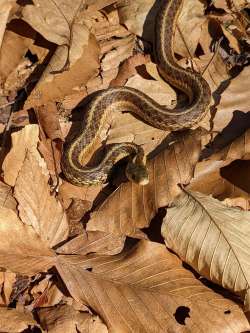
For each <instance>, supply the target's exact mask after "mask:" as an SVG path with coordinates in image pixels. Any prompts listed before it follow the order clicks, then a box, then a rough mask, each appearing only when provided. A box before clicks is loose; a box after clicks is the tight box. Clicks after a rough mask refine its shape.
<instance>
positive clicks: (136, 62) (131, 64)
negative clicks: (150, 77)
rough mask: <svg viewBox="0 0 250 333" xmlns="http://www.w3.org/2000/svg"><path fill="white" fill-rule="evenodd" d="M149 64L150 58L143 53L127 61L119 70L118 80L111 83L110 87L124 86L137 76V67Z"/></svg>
mask: <svg viewBox="0 0 250 333" xmlns="http://www.w3.org/2000/svg"><path fill="white" fill-rule="evenodd" d="M147 62H149V56H144V55H143V54H141V53H138V54H135V55H134V56H132V57H130V58H128V59H127V60H125V61H124V63H123V64H122V65H121V67H120V68H119V72H118V74H117V76H116V78H115V79H114V80H112V81H111V82H110V87H119V86H124V85H125V83H126V82H127V80H128V79H129V78H130V77H131V76H133V75H135V74H137V72H136V67H138V66H141V65H145V64H146V63H147Z"/></svg>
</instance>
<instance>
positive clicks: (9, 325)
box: [0, 307, 40, 333]
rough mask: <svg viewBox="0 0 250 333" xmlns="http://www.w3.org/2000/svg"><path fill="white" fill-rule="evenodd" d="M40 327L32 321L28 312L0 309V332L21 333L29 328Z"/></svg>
mask: <svg viewBox="0 0 250 333" xmlns="http://www.w3.org/2000/svg"><path fill="white" fill-rule="evenodd" d="M30 326H31V327H34V326H37V327H39V326H40V325H39V324H38V323H37V322H36V321H35V320H34V319H33V316H32V314H31V313H29V312H22V311H18V310H16V309H9V308H3V307H0V330H1V332H15V333H19V332H20V333H21V332H23V331H25V330H26V329H27V330H28V329H29V328H30Z"/></svg>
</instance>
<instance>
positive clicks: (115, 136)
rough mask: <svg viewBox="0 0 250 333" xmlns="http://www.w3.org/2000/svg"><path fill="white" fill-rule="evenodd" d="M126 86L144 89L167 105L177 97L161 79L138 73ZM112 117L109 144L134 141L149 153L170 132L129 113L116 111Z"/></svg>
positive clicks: (143, 90)
mask: <svg viewBox="0 0 250 333" xmlns="http://www.w3.org/2000/svg"><path fill="white" fill-rule="evenodd" d="M126 86H128V87H132V88H135V89H138V90H140V91H142V92H143V93H145V94H146V95H148V96H150V97H151V98H153V99H154V100H155V101H156V102H158V103H160V104H163V103H162V102H163V101H164V103H165V104H167V106H171V101H173V100H175V99H176V94H175V92H174V91H173V89H172V88H171V87H170V86H169V85H167V84H165V83H164V84H162V82H161V81H154V80H146V79H143V78H142V77H141V76H140V75H138V74H137V75H135V76H133V77H132V78H130V79H129V80H128V82H127V83H126ZM112 118H113V120H112V123H111V128H110V130H109V132H108V138H107V144H110V143H114V142H134V143H136V144H138V145H140V146H142V147H143V148H144V150H145V153H146V154H148V153H149V152H151V151H152V150H153V149H154V148H155V147H156V146H158V145H159V144H160V143H161V141H162V140H163V139H164V138H165V137H166V136H167V134H168V133H169V132H167V131H163V130H160V129H157V128H154V127H153V126H150V125H148V124H146V123H145V122H143V121H141V120H140V119H137V118H136V117H135V116H133V115H132V114H129V113H122V112H116V113H114V114H113V115H112Z"/></svg>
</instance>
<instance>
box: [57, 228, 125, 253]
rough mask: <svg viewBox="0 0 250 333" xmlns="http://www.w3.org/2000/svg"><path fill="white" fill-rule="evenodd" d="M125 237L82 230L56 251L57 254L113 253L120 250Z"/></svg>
mask: <svg viewBox="0 0 250 333" xmlns="http://www.w3.org/2000/svg"><path fill="white" fill-rule="evenodd" d="M124 242H125V237H124V236H123V237H116V236H115V235H112V234H107V233H105V232H101V231H88V232H86V231H85V232H84V233H83V234H82V235H79V236H77V237H75V238H73V239H71V240H69V241H68V242H67V243H65V244H64V245H62V246H61V247H59V248H58V249H57V250H56V252H57V253H59V254H81V255H85V254H88V253H94V252H96V253H98V254H105V255H114V254H118V253H120V252H121V251H122V249H123V246H124Z"/></svg>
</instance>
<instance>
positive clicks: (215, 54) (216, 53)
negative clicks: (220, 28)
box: [201, 37, 223, 76]
mask: <svg viewBox="0 0 250 333" xmlns="http://www.w3.org/2000/svg"><path fill="white" fill-rule="evenodd" d="M222 39H223V37H221V38H220V39H219V40H218V42H217V45H216V49H215V52H214V54H213V55H212V57H211V59H210V60H209V62H208V63H207V65H206V67H205V68H204V70H203V71H202V73H201V75H202V76H203V75H204V74H205V72H206V70H207V69H208V67H209V66H210V65H211V64H212V62H213V61H214V59H215V57H216V56H217V55H218V52H219V47H220V43H221V42H222Z"/></svg>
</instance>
